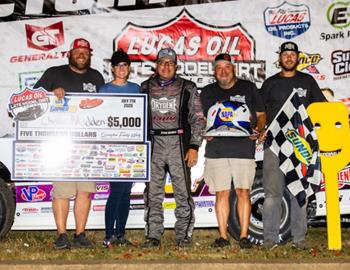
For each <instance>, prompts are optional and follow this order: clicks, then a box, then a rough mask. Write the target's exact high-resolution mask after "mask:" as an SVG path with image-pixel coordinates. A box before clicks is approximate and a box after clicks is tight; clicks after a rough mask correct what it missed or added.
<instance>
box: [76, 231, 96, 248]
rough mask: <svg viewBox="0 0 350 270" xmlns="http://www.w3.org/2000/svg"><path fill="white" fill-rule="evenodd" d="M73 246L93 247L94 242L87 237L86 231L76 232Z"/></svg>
mask: <svg viewBox="0 0 350 270" xmlns="http://www.w3.org/2000/svg"><path fill="white" fill-rule="evenodd" d="M72 245H73V247H75V248H93V247H94V245H93V244H92V242H91V241H90V240H89V239H87V238H86V236H85V233H80V234H78V235H77V234H74V239H73V244H72Z"/></svg>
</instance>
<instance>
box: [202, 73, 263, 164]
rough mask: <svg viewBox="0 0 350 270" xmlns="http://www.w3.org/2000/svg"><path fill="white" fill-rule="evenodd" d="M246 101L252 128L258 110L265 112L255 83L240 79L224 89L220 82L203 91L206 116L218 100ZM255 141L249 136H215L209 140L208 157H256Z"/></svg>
mask: <svg viewBox="0 0 350 270" xmlns="http://www.w3.org/2000/svg"><path fill="white" fill-rule="evenodd" d="M227 100H231V101H239V102H242V101H244V102H245V103H246V104H247V106H248V108H249V110H250V112H251V114H252V121H251V123H252V128H254V127H255V125H256V112H264V111H265V109H264V105H263V102H262V99H261V96H260V94H259V92H258V89H257V88H256V86H255V84H253V83H252V82H250V81H245V80H240V79H238V80H237V81H236V83H235V84H234V86H233V87H232V88H231V89H223V88H221V87H220V86H219V85H218V83H213V84H210V85H207V86H206V87H204V88H203V90H202V92H201V102H202V106H203V112H204V115H205V116H206V115H207V113H208V110H209V108H210V107H211V106H212V105H214V104H215V103H216V102H217V101H227ZM254 155H255V141H252V140H250V139H249V138H248V137H214V138H213V139H212V140H211V141H207V145H206V149H205V157H207V158H246V159H254Z"/></svg>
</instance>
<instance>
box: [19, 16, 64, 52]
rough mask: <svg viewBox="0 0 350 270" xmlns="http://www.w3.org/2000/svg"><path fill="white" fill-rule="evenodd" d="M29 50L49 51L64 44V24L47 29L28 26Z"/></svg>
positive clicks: (53, 25) (50, 26) (56, 24)
mask: <svg viewBox="0 0 350 270" xmlns="http://www.w3.org/2000/svg"><path fill="white" fill-rule="evenodd" d="M26 34H27V46H28V48H32V49H37V50H42V51H49V50H52V49H54V48H57V47H58V46H61V45H63V44H64V31H63V23H62V22H58V23H55V24H52V25H49V26H46V27H42V26H35V25H30V24H26Z"/></svg>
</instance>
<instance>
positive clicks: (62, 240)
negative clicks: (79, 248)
mask: <svg viewBox="0 0 350 270" xmlns="http://www.w3.org/2000/svg"><path fill="white" fill-rule="evenodd" d="M66 248H70V243H69V240H68V235H67V234H66V233H61V234H60V235H59V236H58V238H57V240H56V241H55V249H66Z"/></svg>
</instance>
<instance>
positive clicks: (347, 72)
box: [331, 50, 350, 80]
mask: <svg viewBox="0 0 350 270" xmlns="http://www.w3.org/2000/svg"><path fill="white" fill-rule="evenodd" d="M331 61H332V64H333V74H334V76H335V77H334V80H339V79H346V78H349V77H350V50H348V51H342V50H337V51H334V52H332V55H331Z"/></svg>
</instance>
